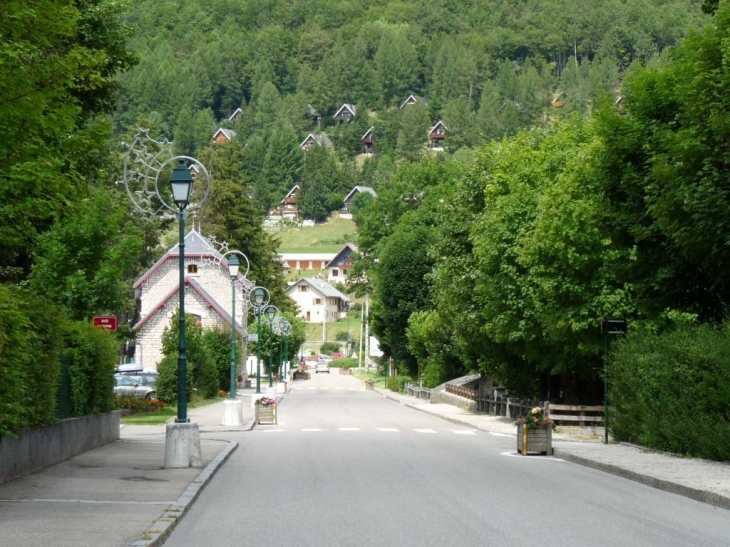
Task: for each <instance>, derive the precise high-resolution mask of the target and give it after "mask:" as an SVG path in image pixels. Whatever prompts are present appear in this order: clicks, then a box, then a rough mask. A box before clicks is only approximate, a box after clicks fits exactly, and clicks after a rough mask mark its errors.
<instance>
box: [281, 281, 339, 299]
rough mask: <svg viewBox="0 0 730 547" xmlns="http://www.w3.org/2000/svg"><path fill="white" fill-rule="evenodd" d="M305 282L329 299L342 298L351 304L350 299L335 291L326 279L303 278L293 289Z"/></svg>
mask: <svg viewBox="0 0 730 547" xmlns="http://www.w3.org/2000/svg"><path fill="white" fill-rule="evenodd" d="M302 281H304V282H305V283H307V284H308V285H310V286H311V287H312V288H313V289H315V290H317V291H318V292H320V293H321V294H322V296H326V297H327V298H340V299H342V300H343V301H345V302H349V301H350V298H349V297H348V296H347V295H346V294H342V293H341V292H340V291H338V290H337V289H335V288H334V287H333V286H332V285H330V284H329V283H327V282H326V281H325V280H324V279H319V278H317V277H303V278H302V279H300V280H299V281H297V282H296V283H295V284H294V285H292V287H295V286H297V285H299V284H301V283H302Z"/></svg>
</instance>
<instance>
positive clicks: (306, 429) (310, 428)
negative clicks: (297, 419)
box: [302, 427, 322, 431]
mask: <svg viewBox="0 0 730 547" xmlns="http://www.w3.org/2000/svg"><path fill="white" fill-rule="evenodd" d="M302 431H322V430H321V429H320V428H318V427H306V428H302Z"/></svg>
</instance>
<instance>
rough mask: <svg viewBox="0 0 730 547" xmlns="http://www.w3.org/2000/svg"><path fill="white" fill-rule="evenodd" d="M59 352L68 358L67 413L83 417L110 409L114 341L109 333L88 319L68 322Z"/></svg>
mask: <svg viewBox="0 0 730 547" xmlns="http://www.w3.org/2000/svg"><path fill="white" fill-rule="evenodd" d="M63 355H65V356H67V357H69V358H70V359H71V367H70V369H69V372H70V377H71V413H72V415H74V416H86V415H89V414H99V413H101V412H109V411H110V410H112V409H113V408H114V392H113V388H114V368H115V366H116V362H117V361H116V359H117V344H116V341H115V339H114V335H113V334H112V333H109V332H107V331H106V330H104V329H100V328H98V327H94V326H93V325H92V324H91V323H89V322H83V323H81V322H79V323H73V324H69V327H68V330H67V333H66V347H65V349H64V351H63Z"/></svg>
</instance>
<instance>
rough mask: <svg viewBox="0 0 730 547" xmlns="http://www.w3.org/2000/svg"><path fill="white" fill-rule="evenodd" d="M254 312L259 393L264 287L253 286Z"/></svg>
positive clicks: (257, 387)
mask: <svg viewBox="0 0 730 547" xmlns="http://www.w3.org/2000/svg"><path fill="white" fill-rule="evenodd" d="M252 294H253V303H254V312H255V313H256V321H257V327H256V393H261V312H262V311H263V305H264V299H265V298H266V289H264V288H263V287H255V288H254V290H253V293H252Z"/></svg>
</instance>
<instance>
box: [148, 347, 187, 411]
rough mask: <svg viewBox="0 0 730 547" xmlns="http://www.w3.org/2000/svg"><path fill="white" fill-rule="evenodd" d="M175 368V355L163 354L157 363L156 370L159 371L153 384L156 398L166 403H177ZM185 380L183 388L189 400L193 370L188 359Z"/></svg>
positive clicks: (176, 365) (176, 366) (176, 367)
mask: <svg viewBox="0 0 730 547" xmlns="http://www.w3.org/2000/svg"><path fill="white" fill-rule="evenodd" d="M177 369H178V364H177V355H165V356H164V357H163V358H162V361H160V363H159V364H158V365H157V372H158V373H159V376H158V377H157V383H156V384H155V387H156V389H157V398H158V399H160V400H161V401H164V402H165V403H167V404H168V405H177ZM185 380H186V382H185V385H186V388H185V389H186V390H187V399H188V401H189V400H190V397H191V395H192V393H193V370H192V366H191V364H190V361H188V363H187V373H186V377H185Z"/></svg>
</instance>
